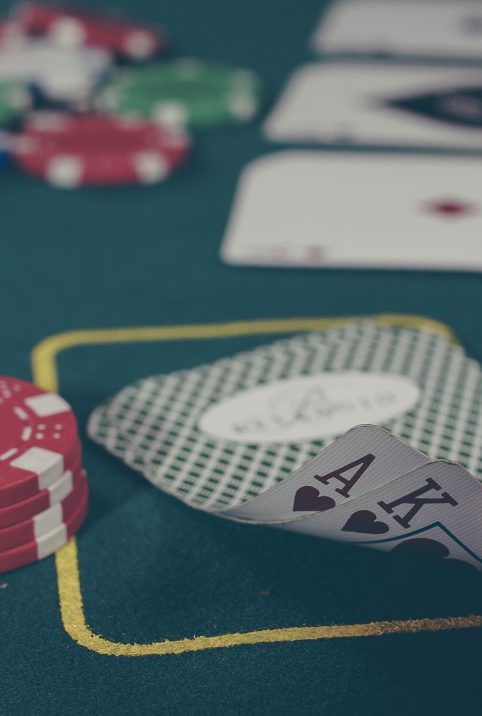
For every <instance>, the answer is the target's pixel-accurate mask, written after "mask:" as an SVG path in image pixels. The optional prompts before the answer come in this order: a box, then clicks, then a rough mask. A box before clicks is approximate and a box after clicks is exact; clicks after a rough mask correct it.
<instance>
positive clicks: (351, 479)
mask: <svg viewBox="0 0 482 716" xmlns="http://www.w3.org/2000/svg"><path fill="white" fill-rule="evenodd" d="M427 462H429V458H428V457H427V456H426V455H424V454H423V453H422V452H419V451H418V450H415V449H414V448H412V447H411V446H410V445H409V444H408V443H405V442H403V441H402V440H399V438H397V437H395V436H394V435H391V434H390V433H388V432H387V431H386V430H383V429H382V428H379V427H377V426H376V425H359V426H357V427H355V428H352V429H351V430H350V431H349V432H347V433H345V435H343V436H342V437H340V438H338V439H337V440H335V441H334V442H333V443H332V444H331V445H328V446H327V447H326V448H325V449H324V450H322V451H321V452H320V453H319V455H317V456H316V457H314V458H313V459H312V460H310V461H309V462H308V463H306V464H305V465H303V466H302V467H300V468H299V470H296V471H295V472H294V473H293V474H291V475H290V476H289V477H287V478H286V479H285V480H283V482H281V483H279V484H278V485H275V486H274V487H272V488H271V489H270V490H268V491H267V492H264V493H262V494H261V495H258V497H255V498H254V499H252V500H249V501H248V502H245V503H244V504H242V505H239V506H238V507H234V508H231V509H227V510H223V511H222V512H218V514H219V515H221V516H223V517H230V518H233V519H240V520H244V521H255V522H263V523H264V524H269V523H277V522H290V521H291V520H298V519H299V518H303V517H308V516H309V515H313V514H314V513H321V512H325V511H326V510H331V509H333V508H334V507H337V506H339V505H341V504H344V503H345V502H347V501H349V500H352V499H354V498H357V497H359V496H360V495H363V494H365V493H367V492H370V491H372V490H374V489H376V488H377V487H381V486H382V485H385V484H387V483H388V482H390V481H391V480H394V479H396V478H397V477H400V476H401V475H405V474H406V473H407V472H409V471H411V470H414V469H415V468H416V467H420V466H421V465H424V464H425V463H427Z"/></svg>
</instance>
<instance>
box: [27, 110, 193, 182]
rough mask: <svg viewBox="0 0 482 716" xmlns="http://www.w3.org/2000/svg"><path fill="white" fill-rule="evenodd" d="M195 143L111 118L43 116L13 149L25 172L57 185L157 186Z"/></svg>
mask: <svg viewBox="0 0 482 716" xmlns="http://www.w3.org/2000/svg"><path fill="white" fill-rule="evenodd" d="M189 147H190V140H189V138H188V136H187V135H186V134H185V133H183V132H178V131H172V130H168V129H166V128H165V127H161V126H159V125H157V124H154V123H151V122H147V121H144V120H139V119H133V118H119V117H114V116H111V115H108V114H87V115H68V114H55V113H39V114H38V115H36V116H34V117H32V119H31V120H30V121H29V122H28V123H27V124H26V126H25V128H24V130H23V132H22V133H21V134H20V135H17V138H16V140H15V142H14V144H13V157H14V159H15V161H16V162H17V164H19V166H21V167H22V168H23V169H24V170H25V171H28V172H30V173H31V174H34V175H36V176H40V177H42V178H44V179H46V180H47V181H49V182H50V183H52V184H55V185H57V186H61V187H67V188H72V187H76V186H81V185H118V184H128V183H141V184H153V183H156V182H158V181H161V180H162V179H164V178H165V177H166V176H168V175H169V174H170V173H171V172H172V170H173V169H175V168H176V167H177V166H178V165H179V164H181V163H182V161H183V160H184V159H185V157H186V155H187V153H188V150H189Z"/></svg>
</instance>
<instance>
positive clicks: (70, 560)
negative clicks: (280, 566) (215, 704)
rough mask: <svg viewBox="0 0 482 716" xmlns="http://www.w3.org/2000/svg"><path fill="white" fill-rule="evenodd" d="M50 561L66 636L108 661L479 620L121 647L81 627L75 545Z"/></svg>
mask: <svg viewBox="0 0 482 716" xmlns="http://www.w3.org/2000/svg"><path fill="white" fill-rule="evenodd" d="M56 559H57V574H58V588H59V595H60V608H61V613H62V621H63V624H64V627H65V629H66V631H67V633H68V634H69V635H70V636H71V637H72V639H73V640H74V641H75V642H77V644H79V645H80V646H84V647H86V648H87V649H90V650H91V651H95V652H97V653H98V654H106V655H110V656H154V655H157V656H159V655H164V656H165V655H168V654H184V653H185V652H189V651H203V650H204V649H222V648H227V647H232V646H243V645H245V646H246V645H249V644H268V643H279V642H293V641H314V640H318V639H345V638H347V637H369V636H386V635H388V634H414V633H417V632H434V631H447V630H449V629H471V628H474V627H481V626H482V616H480V615H475V616H468V617H446V618H442V619H406V620H401V621H400V620H395V621H379V622H368V623H366V624H336V625H333V626H308V627H286V628H281V629H260V630H256V631H248V632H238V633H233V634H220V635H219V636H196V637H193V638H192V639H170V640H169V639H166V640H165V641H157V642H153V643H151V644H122V643H117V642H112V641H109V640H108V639H104V637H102V636H99V635H98V634H94V633H93V632H92V631H91V630H90V629H89V627H88V626H87V624H86V622H85V615H84V608H83V603H82V593H81V588H80V578H79V569H78V562H77V548H76V544H75V540H71V541H70V542H69V543H68V544H67V545H66V546H65V547H63V548H62V549H61V550H60V551H59V552H57V556H56Z"/></svg>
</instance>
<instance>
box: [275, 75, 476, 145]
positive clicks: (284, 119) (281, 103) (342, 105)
mask: <svg viewBox="0 0 482 716" xmlns="http://www.w3.org/2000/svg"><path fill="white" fill-rule="evenodd" d="M481 128H482V74H481V71H480V69H467V68H462V67H459V68H446V67H444V68H441V67H429V66H414V65H394V64H386V63H380V62H379V63H376V62H372V63H365V64H358V63H356V64H355V63H322V64H317V63H313V64H310V65H305V66H303V67H301V68H300V69H298V70H296V72H295V73H294V74H293V75H292V76H291V78H290V79H289V81H288V85H287V87H286V88H285V90H284V92H283V93H282V95H281V98H280V99H279V100H278V102H277V104H276V105H275V107H274V109H273V110H272V111H271V113H270V114H269V116H268V118H267V120H266V122H265V124H264V133H265V135H266V137H267V138H268V139H270V140H273V141H281V142H321V143H328V144H332V143H335V144H346V145H354V144H364V145H385V146H404V147H406V146H411V147H431V148H454V149H479V150H480V149H482V131H481Z"/></svg>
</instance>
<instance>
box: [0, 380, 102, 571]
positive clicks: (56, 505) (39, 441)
mask: <svg viewBox="0 0 482 716" xmlns="http://www.w3.org/2000/svg"><path fill="white" fill-rule="evenodd" d="M88 496H89V491H88V483H87V476H86V473H85V470H84V469H83V467H82V447H81V444H80V439H79V435H78V430H77V421H76V419H75V416H74V414H73V412H72V409H71V408H70V406H69V405H68V403H66V402H65V400H64V399H63V398H61V397H60V395H57V394H55V393H47V392H46V391H44V390H41V389H40V388H38V387H37V386H35V385H33V384H31V383H28V382H26V381H23V380H19V379H18V378H8V377H6V376H1V377H0V572H6V571H8V570H11V569H16V568H17V567H22V566H24V565H26V564H29V563H31V562H36V561H38V560H40V559H43V558H44V557H46V556H47V555H49V554H52V553H53V552H55V551H56V550H58V549H59V548H60V547H62V546H63V545H64V544H66V542H67V541H68V540H69V539H70V537H71V536H72V535H74V534H75V533H76V532H77V531H78V530H79V529H80V527H81V525H82V523H83V521H84V519H85V516H86V514H87V507H88Z"/></svg>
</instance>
